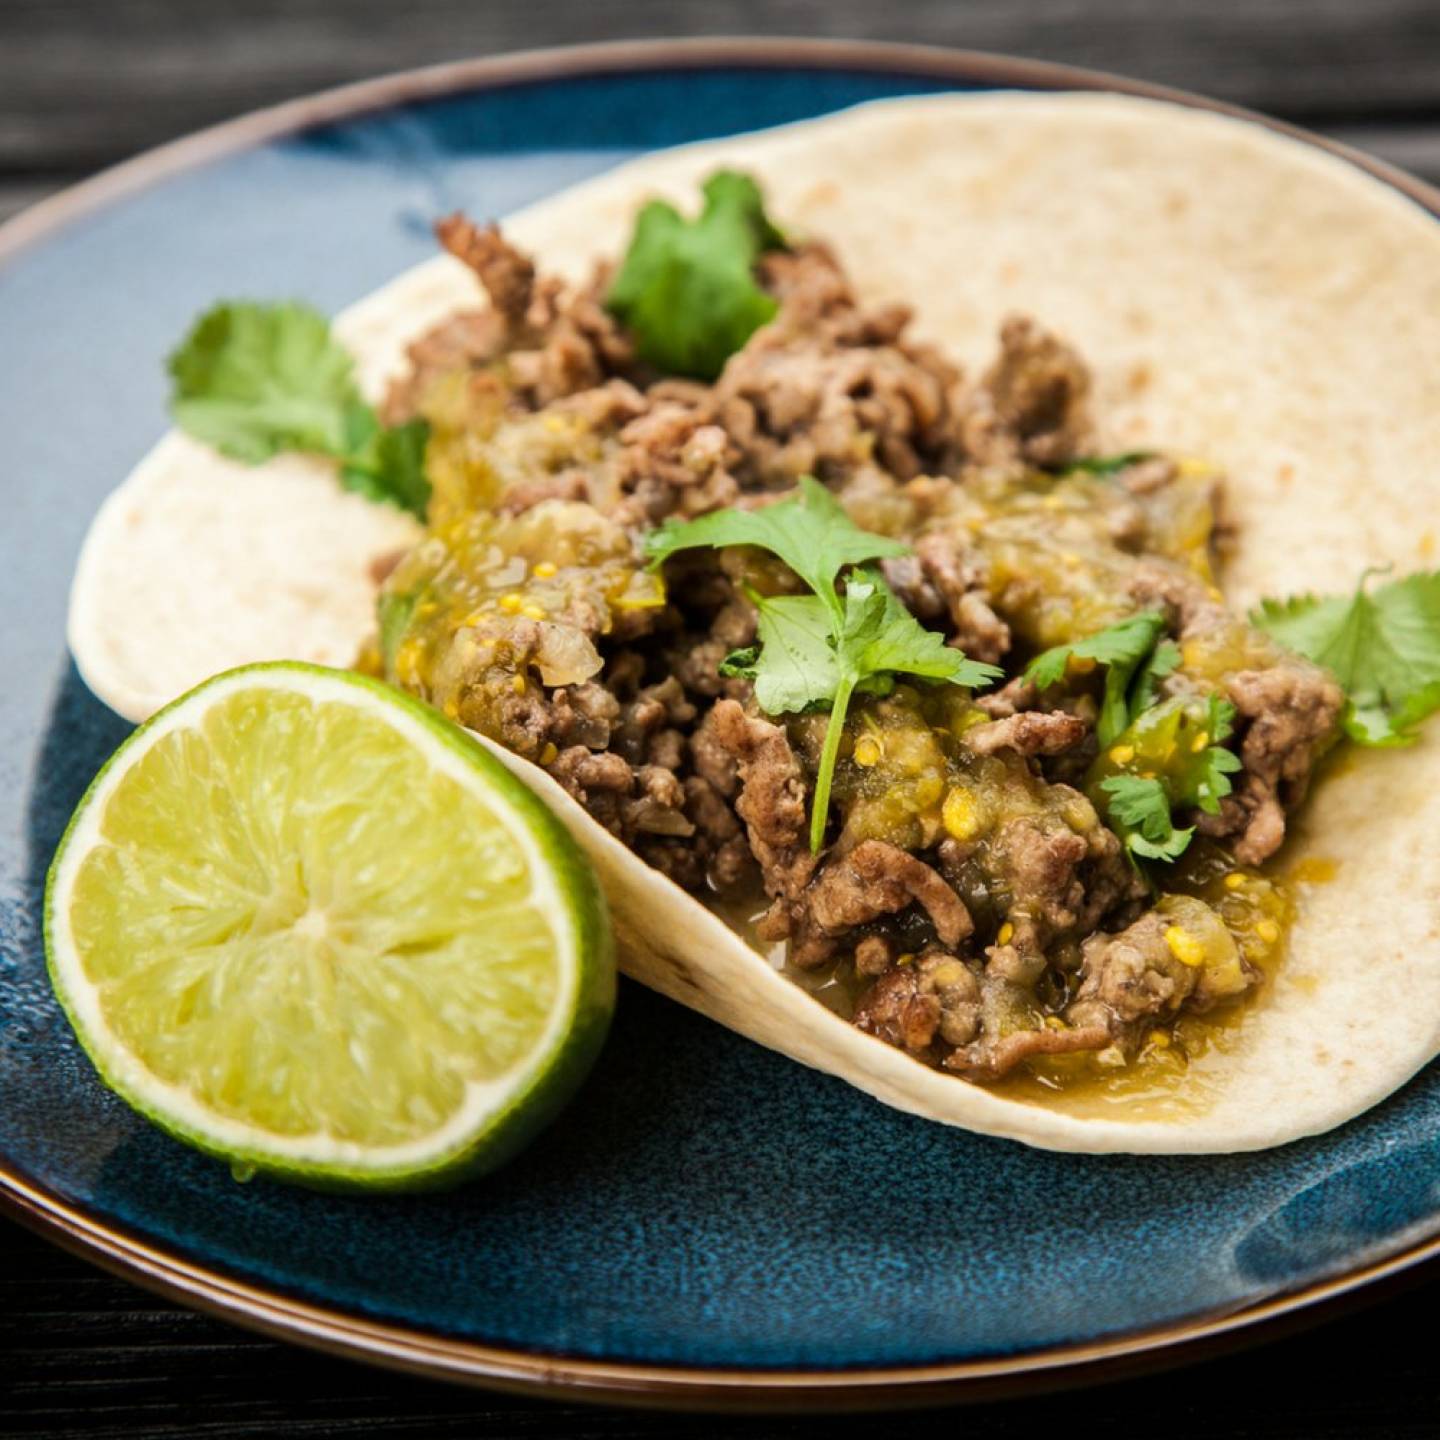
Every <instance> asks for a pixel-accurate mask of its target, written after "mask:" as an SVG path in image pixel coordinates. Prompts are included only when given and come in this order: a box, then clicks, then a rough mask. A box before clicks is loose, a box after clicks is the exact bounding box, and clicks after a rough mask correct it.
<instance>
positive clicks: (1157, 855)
mask: <svg viewBox="0 0 1440 1440" xmlns="http://www.w3.org/2000/svg"><path fill="white" fill-rule="evenodd" d="M1234 731H1235V707H1234V706H1233V705H1232V704H1231V703H1230V702H1229V701H1228V700H1225V699H1222V698H1221V697H1220V696H1219V695H1217V694H1213V693H1212V694H1210V695H1207V696H1204V697H1203V698H1202V697H1194V696H1176V697H1174V698H1172V699H1169V700H1164V701H1161V702H1160V704H1158V705H1155V706H1152V707H1151V708H1149V709H1147V710H1145V711H1143V712H1141V714H1139V715H1138V716H1137V717H1136V719H1135V720H1134V721H1133V722H1132V723H1131V725H1130V726H1129V727H1128V728H1127V729H1126V730H1125V731H1124V733H1123V734H1122V735H1121V736H1120V737H1119V740H1118V741H1117V743H1116V744H1115V745H1114V746H1112V747H1111V749H1110V751H1109V752H1108V753H1106V754H1103V755H1102V756H1101V758H1100V760H1099V761H1097V771H1096V773H1095V775H1094V776H1092V787H1091V788H1092V789H1093V790H1096V791H1098V792H1099V793H1100V795H1103V796H1104V801H1103V804H1104V807H1105V810H1106V819H1107V821H1108V822H1109V824H1110V826H1111V828H1112V829H1113V830H1114V831H1115V832H1116V833H1117V834H1118V835H1119V836H1120V839H1121V840H1122V842H1123V843H1124V845H1125V848H1126V850H1127V851H1128V852H1129V854H1130V855H1132V856H1136V857H1139V858H1141V859H1145V860H1161V861H1173V860H1176V859H1178V858H1179V857H1180V856H1181V855H1182V854H1184V852H1185V850H1186V848H1187V846H1188V845H1189V844H1190V840H1191V838H1192V837H1193V835H1194V833H1195V827H1194V826H1193V825H1189V826H1184V827H1181V826H1177V825H1176V824H1175V821H1174V814H1175V811H1176V810H1179V809H1187V808H1193V809H1198V810H1200V811H1202V812H1204V813H1205V814H1207V815H1218V814H1219V813H1220V802H1221V801H1222V800H1223V799H1224V798H1225V796H1227V795H1228V794H1229V793H1230V791H1231V788H1232V786H1231V780H1230V777H1231V775H1233V774H1235V773H1236V772H1237V771H1238V770H1240V769H1241V768H1242V765H1241V760H1240V757H1239V756H1238V755H1236V754H1235V753H1234V751H1232V750H1227V749H1226V748H1225V744H1224V742H1225V741H1226V740H1228V739H1229V738H1230V736H1231V735H1232V734H1233V733H1234ZM1116 767H1118V768H1116ZM1107 770H1109V771H1112V773H1109V774H1106V773H1105V772H1106V771H1107Z"/></svg>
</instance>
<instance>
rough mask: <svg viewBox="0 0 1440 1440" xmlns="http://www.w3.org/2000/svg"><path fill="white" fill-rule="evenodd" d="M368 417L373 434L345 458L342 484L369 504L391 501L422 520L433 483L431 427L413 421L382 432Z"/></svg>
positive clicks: (342, 468) (419, 421)
mask: <svg viewBox="0 0 1440 1440" xmlns="http://www.w3.org/2000/svg"><path fill="white" fill-rule="evenodd" d="M365 414H366V415H367V416H369V417H370V425H371V427H372V430H373V433H372V434H371V435H370V437H369V438H368V439H367V440H365V441H364V442H363V443H361V444H360V445H359V446H358V447H357V448H356V449H354V450H352V451H351V452H350V453H349V454H347V455H346V456H344V458H343V460H342V463H341V467H340V483H341V484H342V485H343V486H344V487H345V489H347V490H353V491H355V493H356V494H358V495H363V496H364V497H365V498H366V499H367V500H375V501H381V502H385V501H388V502H389V503H390V504H392V505H398V506H399V507H400V508H401V509H402V510H409V511H410V512H411V514H413V515H417V516H419V517H420V518H421V519H422V520H423V519H424V518H425V506H426V504H427V503H428V501H429V499H430V482H429V480H427V479H426V478H425V444H426V441H427V440H428V439H429V438H430V427H429V425H427V424H426V423H425V421H423V420H411V421H410V422H409V423H408V424H405V425H395V426H392V427H390V428H389V429H382V428H381V427H380V425H379V422H378V421H376V420H375V418H374V416H373V414H372V413H371V412H370V411H369V410H368V409H366V410H365ZM352 433H353V432H352Z"/></svg>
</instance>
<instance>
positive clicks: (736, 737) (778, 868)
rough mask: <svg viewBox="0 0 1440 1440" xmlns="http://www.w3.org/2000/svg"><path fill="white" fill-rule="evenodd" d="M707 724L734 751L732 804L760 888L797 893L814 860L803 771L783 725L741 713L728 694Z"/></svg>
mask: <svg viewBox="0 0 1440 1440" xmlns="http://www.w3.org/2000/svg"><path fill="white" fill-rule="evenodd" d="M708 728H709V730H710V733H711V735H712V736H713V737H714V739H715V740H716V742H717V743H718V744H720V745H723V746H724V747H725V749H727V750H728V751H729V752H730V753H731V754H732V755H733V756H734V757H735V760H736V764H737V767H738V774H739V777H740V797H739V799H738V800H736V802H735V809H736V811H737V812H738V813H739V815H740V818H741V819H742V820H744V822H745V825H746V828H747V830H748V832H749V835H750V848H751V850H752V851H753V852H754V855H755V859H756V860H757V861H758V862H759V865H760V873H761V876H762V878H763V879H764V882H765V891H766V893H767V894H768V895H772V896H776V897H786V898H788V897H792V896H795V895H797V894H799V892H800V891H801V890H803V889H804V888H805V886H806V884H807V883H808V882H809V880H810V877H811V876H812V875H813V874H814V873H815V864H816V860H815V856H813V855H812V854H811V853H810V849H809V845H808V842H807V834H806V831H807V816H806V799H807V792H806V785H805V773H804V771H803V770H802V769H801V768H800V762H799V760H798V759H796V757H795V752H794V751H793V750H792V749H791V748H790V741H789V739H788V738H787V736H786V734H785V731H784V730H782V729H781V728H780V726H778V725H772V724H771V723H770V722H769V721H768V720H761V719H759V718H758V717H756V716H753V715H747V714H746V713H745V711H744V710H743V709H742V708H741V707H740V706H739V705H738V704H736V702H735V701H734V700H721V701H719V702H718V703H717V704H716V706H715V708H714V709H713V710H712V711H711V712H710V717H709V727H708Z"/></svg>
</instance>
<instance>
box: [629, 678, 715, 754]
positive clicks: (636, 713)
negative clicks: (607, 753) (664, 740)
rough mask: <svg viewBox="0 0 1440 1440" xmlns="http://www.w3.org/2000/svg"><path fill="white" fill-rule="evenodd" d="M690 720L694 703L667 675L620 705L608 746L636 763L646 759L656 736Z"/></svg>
mask: <svg viewBox="0 0 1440 1440" xmlns="http://www.w3.org/2000/svg"><path fill="white" fill-rule="evenodd" d="M694 719H695V707H694V705H692V704H691V703H690V701H689V700H688V699H687V698H686V696H685V691H684V688H683V687H682V686H681V684H680V682H679V681H678V680H677V679H676V678H675V677H674V676H673V675H670V676H667V677H666V678H665V679H664V680H662V681H660V683H659V684H658V685H647V686H645V687H644V688H643V689H642V690H640V691H639V692H638V693H637V694H636V696H635V698H634V699H633V700H630V701H628V702H627V703H626V704H625V705H624V706H622V707H621V711H620V724H619V726H618V727H617V729H616V731H615V734H614V736H613V737H612V740H611V745H612V747H613V748H614V749H615V750H616V751H618V752H619V753H620V754H621V755H623V756H624V757H625V758H626V759H627V760H629V761H630V763H631V764H633V765H638V764H640V763H641V762H642V761H643V760H645V759H646V757H647V755H648V754H649V752H650V746H651V744H652V742H653V740H654V739H655V738H656V737H657V736H659V735H660V734H661V733H662V732H664V731H666V730H673V729H674V728H675V727H676V726H681V727H687V728H688V726H689V725H690V724H691V722H692V721H693V720H694Z"/></svg>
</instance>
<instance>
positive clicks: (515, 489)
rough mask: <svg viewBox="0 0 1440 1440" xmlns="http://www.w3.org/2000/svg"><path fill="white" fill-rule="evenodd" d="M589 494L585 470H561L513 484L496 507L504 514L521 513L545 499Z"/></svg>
mask: <svg viewBox="0 0 1440 1440" xmlns="http://www.w3.org/2000/svg"><path fill="white" fill-rule="evenodd" d="M588 494H589V485H588V484H587V483H586V478H585V472H584V471H583V470H561V471H560V472H559V473H558V474H555V475H536V476H534V477H533V478H532V479H529V480H522V481H520V483H519V484H518V485H512V486H511V487H510V488H509V489H508V490H506V492H505V493H504V494H503V495H502V496H501V497H500V499H499V501H498V502H497V504H496V506H495V508H496V509H497V510H498V511H499V512H500V513H501V514H502V515H519V514H522V513H523V512H524V511H526V510H529V509H530V508H531V507H532V506H534V505H539V504H540V503H541V502H542V501H544V500H584V499H586V498H587V496H588Z"/></svg>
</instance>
